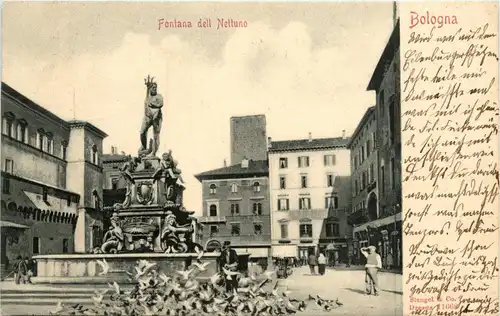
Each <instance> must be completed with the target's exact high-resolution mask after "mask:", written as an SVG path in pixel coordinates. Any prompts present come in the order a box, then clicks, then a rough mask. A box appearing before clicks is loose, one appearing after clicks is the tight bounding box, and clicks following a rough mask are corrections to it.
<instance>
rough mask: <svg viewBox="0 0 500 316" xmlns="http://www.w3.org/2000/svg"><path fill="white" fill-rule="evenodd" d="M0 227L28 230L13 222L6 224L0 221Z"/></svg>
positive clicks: (6, 222)
mask: <svg viewBox="0 0 500 316" xmlns="http://www.w3.org/2000/svg"><path fill="white" fill-rule="evenodd" d="M0 227H2V228H21V229H26V228H29V226H26V225H21V224H16V223H13V222H8V221H0Z"/></svg>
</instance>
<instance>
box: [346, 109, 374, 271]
mask: <svg viewBox="0 0 500 316" xmlns="http://www.w3.org/2000/svg"><path fill="white" fill-rule="evenodd" d="M376 139H377V121H376V109H375V107H374V106H372V107H370V108H368V109H367V110H366V112H365V114H364V115H363V117H362V118H361V121H360V122H359V124H358V126H357V127H356V130H355V131H354V133H353V135H352V137H351V140H350V142H349V144H348V145H347V147H348V148H349V150H350V152H351V188H352V212H351V214H350V215H349V218H348V222H349V224H350V225H352V226H354V227H356V226H357V225H362V224H364V223H367V222H369V221H372V220H376V219H377V218H378V217H379V213H378V198H377V197H378V187H377V182H378V159H377V156H378V152H377V150H376V146H375V140H376ZM356 240H357V242H355V243H354V244H353V254H354V258H352V259H353V261H359V260H360V259H362V258H361V254H360V252H359V249H360V248H362V247H367V246H368V239H367V238H366V239H364V238H358V239H356Z"/></svg>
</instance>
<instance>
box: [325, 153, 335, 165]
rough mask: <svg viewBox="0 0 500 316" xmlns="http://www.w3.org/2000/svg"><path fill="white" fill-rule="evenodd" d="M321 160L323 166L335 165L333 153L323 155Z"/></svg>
mask: <svg viewBox="0 0 500 316" xmlns="http://www.w3.org/2000/svg"><path fill="white" fill-rule="evenodd" d="M323 160H324V163H325V166H333V165H335V155H325V156H324V158H323Z"/></svg>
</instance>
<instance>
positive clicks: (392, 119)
mask: <svg viewBox="0 0 500 316" xmlns="http://www.w3.org/2000/svg"><path fill="white" fill-rule="evenodd" d="M395 103H396V102H395V100H394V98H393V97H392V98H391V103H390V105H389V133H390V135H389V139H390V144H391V145H392V144H394V142H395V137H396V127H397V126H396V104H395Z"/></svg>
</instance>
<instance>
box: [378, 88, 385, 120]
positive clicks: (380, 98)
mask: <svg viewBox="0 0 500 316" xmlns="http://www.w3.org/2000/svg"><path fill="white" fill-rule="evenodd" d="M384 102H385V96H384V90H380V92H379V94H378V104H379V109H380V114H382V115H384Z"/></svg>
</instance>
